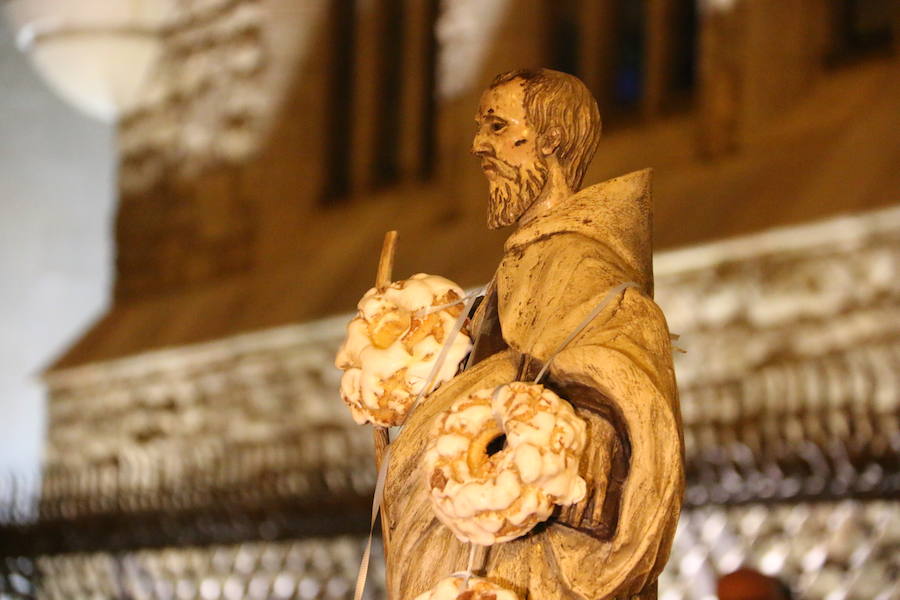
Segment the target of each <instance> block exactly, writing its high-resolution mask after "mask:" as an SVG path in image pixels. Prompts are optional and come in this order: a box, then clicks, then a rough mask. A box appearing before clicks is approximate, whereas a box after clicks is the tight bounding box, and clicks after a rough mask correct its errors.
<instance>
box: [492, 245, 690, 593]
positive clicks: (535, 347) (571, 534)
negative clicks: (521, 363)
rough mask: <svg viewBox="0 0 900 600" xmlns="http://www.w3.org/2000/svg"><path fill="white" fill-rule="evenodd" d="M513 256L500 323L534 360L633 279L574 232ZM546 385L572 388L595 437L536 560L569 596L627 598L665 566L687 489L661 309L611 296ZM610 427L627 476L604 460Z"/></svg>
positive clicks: (631, 294)
mask: <svg viewBox="0 0 900 600" xmlns="http://www.w3.org/2000/svg"><path fill="white" fill-rule="evenodd" d="M546 257H552V258H550V259H547V258H546ZM516 260H517V261H518V262H519V263H520V264H518V265H514V267H515V268H512V267H511V268H510V273H511V276H513V277H515V278H516V282H515V283H516V285H515V288H513V287H512V286H508V288H509V289H515V292H513V293H509V294H507V295H506V296H505V297H502V300H501V301H503V300H505V305H504V313H505V314H502V315H501V320H505V322H506V323H508V324H509V325H508V326H505V327H504V337H505V338H506V339H507V341H508V342H509V343H510V346H511V347H512V348H514V349H517V350H519V351H520V352H523V353H526V354H529V355H530V356H533V357H535V358H536V359H537V360H539V361H541V362H543V361H546V360H547V359H548V358H549V357H550V356H551V355H552V353H553V352H554V351H556V350H557V349H558V348H559V346H560V344H561V343H562V341H563V340H564V339H565V337H566V336H567V335H568V334H569V333H570V332H572V331H575V330H576V329H577V327H578V325H579V324H580V323H581V322H582V321H583V319H584V318H585V316H586V315H588V314H589V313H590V312H591V311H592V310H593V309H594V308H595V307H596V306H598V305H599V304H600V303H601V302H602V301H603V299H604V297H605V296H606V294H607V292H608V290H610V289H611V288H613V287H615V286H616V285H618V284H620V283H624V282H625V281H628V280H629V279H633V277H629V273H628V272H627V270H625V269H622V268H621V266H620V264H621V263H620V261H618V260H617V258H616V257H615V255H614V254H613V253H612V252H611V251H609V250H608V249H607V248H605V247H603V246H602V245H599V244H597V243H596V242H595V241H593V240H589V239H587V238H584V237H583V236H580V235H577V234H565V235H558V236H554V237H552V238H550V239H548V240H544V241H541V242H538V243H535V244H533V245H532V246H531V247H529V248H528V249H527V250H526V251H525V252H524V253H523V255H522V256H520V257H518V258H517V259H516ZM501 287H502V286H501ZM548 288H549V290H548ZM541 290H544V291H543V293H542V292H541ZM542 296H543V297H542ZM529 297H542V299H541V301H540V302H532V301H529V300H528V298H529ZM504 316H505V319H503V317H504ZM537 324H542V325H540V326H538V325H537ZM548 384H549V385H551V386H553V387H555V388H556V389H557V390H558V391H560V392H561V393H562V395H563V397H566V395H567V394H566V391H567V390H571V393H570V394H568V395H569V396H570V397H568V398H567V399H568V400H569V401H570V402H572V403H573V404H574V405H575V406H576V407H577V408H578V410H579V413H580V414H584V413H585V411H587V412H588V413H590V415H588V416H589V418H588V427H589V430H591V429H596V430H598V432H600V433H601V435H596V436H594V435H591V438H592V439H591V442H590V443H589V446H588V448H587V449H586V456H585V458H584V459H583V460H582V465H581V467H582V475H583V476H584V477H585V478H586V479H587V480H588V486H589V494H588V497H587V498H586V499H585V500H584V501H582V502H581V503H579V505H580V506H579V505H575V506H574V507H572V508H570V509H567V510H563V511H562V512H561V513H560V514H559V516H558V518H557V520H558V522H560V526H555V527H554V526H551V527H548V528H547V530H546V535H545V536H543V539H542V547H543V551H544V554H545V556H544V559H545V561H546V562H547V563H549V564H554V565H555V566H556V567H557V569H556V573H558V578H559V579H560V585H561V586H562V588H563V589H566V590H568V591H570V592H574V593H575V594H576V597H583V598H619V597H623V598H628V597H630V596H631V595H634V594H637V593H639V592H640V591H641V590H643V589H644V588H645V586H647V585H648V584H651V583H652V582H653V581H655V579H656V577H657V576H658V574H659V572H660V571H661V570H662V567H663V566H664V565H665V562H666V560H667V558H668V553H669V550H670V547H671V542H672V536H673V535H674V531H675V526H676V525H677V520H678V515H679V513H680V509H681V496H682V493H683V487H684V481H683V477H684V475H683V458H682V454H683V447H682V444H683V442H682V437H681V423H680V410H679V406H678V398H677V391H676V388H675V377H674V371H673V368H672V362H671V344H670V339H669V331H668V326H667V324H666V321H665V318H664V316H663V314H662V312H661V311H660V309H659V307H658V306H657V305H656V304H655V303H654V302H653V300H652V299H651V298H649V297H648V296H647V295H646V294H645V293H644V292H643V291H641V290H639V289H635V288H629V289H627V290H625V291H624V292H622V293H619V294H618V295H617V296H616V297H614V298H613V299H612V300H611V301H610V302H609V304H608V305H607V306H606V307H605V308H604V310H603V311H602V312H601V313H600V314H598V315H597V317H595V318H594V319H593V320H592V321H591V322H590V324H589V325H588V326H587V327H586V328H585V329H584V330H583V331H582V333H581V334H579V335H578V336H577V337H576V338H574V339H573V340H572V341H571V342H570V343H569V344H568V345H567V346H566V347H565V349H564V350H562V351H561V352H559V354H557V355H556V356H555V358H553V361H552V364H551V368H550V377H549V381H548ZM601 415H602V416H601ZM609 425H612V426H613V429H615V430H617V432H619V433H620V435H619V436H617V437H618V438H621V437H622V436H623V435H624V438H625V442H624V446H625V448H624V450H625V455H626V459H627V465H626V469H627V473H624V474H623V473H621V472H620V473H618V474H617V473H616V472H615V469H614V468H613V467H615V465H614V464H610V463H611V462H612V460H611V459H612V458H613V457H614V454H615V452H614V446H610V443H609V442H608V432H609V429H610V427H609ZM611 474H612V475H613V476H612V479H610V475H611ZM622 475H624V483H623V484H622V486H621V490H620V493H621V496H620V497H619V498H617V499H614V500H615V502H613V503H612V507H613V508H615V509H617V510H616V511H615V514H614V515H609V514H605V515H604V514H603V513H604V511H603V510H602V509H601V507H602V504H603V501H604V500H605V495H606V493H607V490H608V489H609V490H612V488H613V487H614V484H615V483H616V481H615V479H616V478H617V477H621V476H622ZM608 509H609V505H608V506H607V511H606V512H607V513H608ZM610 516H612V517H614V522H613V523H610V521H609V519H610ZM610 528H612V529H610ZM609 533H611V536H610V535H608V534H609ZM548 574H549V573H548ZM529 579H530V580H531V581H530V583H529V586H530V588H529V589H531V590H532V592H534V591H535V590H534V589H533V586H541V585H542V584H541V583H540V581H538V578H535V577H534V574H532V575H531V576H530V577H529ZM547 591H548V592H549V591H550V590H547Z"/></svg>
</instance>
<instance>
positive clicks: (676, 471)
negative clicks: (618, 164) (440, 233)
mask: <svg viewBox="0 0 900 600" xmlns="http://www.w3.org/2000/svg"><path fill="white" fill-rule="evenodd" d="M476 122H477V132H476V134H475V139H474V142H473V145H472V152H473V153H474V154H475V156H476V157H478V158H479V159H480V161H481V167H482V169H483V171H484V173H485V175H486V177H487V179H488V183H489V187H490V202H489V210H488V226H489V227H490V228H498V227H503V226H515V230H514V231H513V232H512V234H511V235H510V237H509V239H508V240H507V242H506V244H505V248H504V255H503V259H502V260H501V262H500V265H499V267H498V268H497V271H496V274H495V276H494V278H493V280H492V281H491V283H490V284H489V286H488V287H487V288H486V291H485V294H484V299H483V301H482V302H481V304H480V305H479V306H478V309H477V310H476V311H475V313H474V315H473V316H472V319H471V321H470V322H469V324H468V328H467V330H466V331H465V333H466V334H467V335H468V337H467V338H466V343H469V340H471V341H473V342H474V347H472V350H471V354H470V356H469V357H468V360H467V362H466V361H463V365H465V369H464V370H463V369H462V367H461V369H460V372H459V373H458V374H457V375H455V376H453V377H445V378H443V379H442V380H441V381H442V383H441V385H440V387H439V388H437V390H435V391H434V392H432V393H430V394H427V392H428V389H426V390H425V392H424V393H425V394H427V395H426V396H425V397H424V398H423V399H422V400H421V402H419V403H418V406H417V408H415V409H414V410H412V411H411V412H410V413H409V415H408V417H404V418H405V425H404V427H403V428H402V430H401V431H400V433H399V435H398V436H397V438H396V440H394V441H393V442H392V444H391V456H390V460H389V464H388V467H387V476H386V483H385V488H384V494H383V501H384V504H383V511H382V517H383V520H384V522H383V528H384V531H385V539H386V540H389V543H387V544H386V546H387V547H386V553H387V586H388V594H389V597H390V598H391V599H392V600H413V599H416V598H418V597H420V596H421V597H422V598H433V599H435V600H437V599H438V598H443V597H457V591H458V590H463V589H464V588H465V587H466V586H469V591H467V592H465V593H460V594H459V595H458V597H459V598H472V599H475V598H481V597H483V598H494V597H495V596H496V597H498V598H500V597H506V596H504V594H505V593H506V592H505V591H502V590H508V591H509V592H512V594H514V595H516V596H518V598H522V599H525V598H533V599H542V600H543V599H552V598H572V599H585V600H588V599H589V600H600V599H614V598H615V599H620V598H622V599H624V598H642V599H643V598H656V580H657V577H658V575H659V573H660V571H661V570H662V568H663V566H664V565H665V562H666V560H667V558H668V555H669V550H670V547H671V543H672V537H673V535H674V532H675V527H676V524H677V522H678V516H679V512H680V508H681V500H682V493H683V488H684V481H683V479H684V475H683V441H682V434H681V423H680V412H679V406H678V397H677V392H676V387H675V376H674V371H673V367H672V358H671V352H672V349H671V343H670V336H669V331H668V327H667V325H666V321H665V318H664V316H663V314H662V312H661V311H660V309H659V307H657V305H656V304H655V303H654V302H653V272H652V256H651V207H650V171H649V170H644V171H638V172H634V173H630V174H628V175H624V176H622V177H618V178H616V179H612V180H610V181H606V182H604V183H600V184H597V185H594V186H592V187H589V188H585V189H580V187H581V181H582V178H583V176H584V173H585V170H586V169H587V166H588V164H589V163H590V161H591V159H592V158H593V155H594V152H595V151H596V147H597V143H598V139H599V136H600V115H599V111H598V109H597V104H596V102H595V100H594V99H593V97H592V96H591V94H590V93H589V91H588V90H587V88H586V87H585V86H584V84H583V83H581V81H579V80H578V79H577V78H575V77H572V76H571V75H567V74H564V73H559V72H556V71H551V70H547V69H539V70H520V71H514V72H510V73H505V74H502V75H500V76H498V77H497V78H496V79H495V80H494V82H493V83H492V84H491V86H490V88H489V89H488V90H487V91H485V93H484V94H483V96H482V98H481V102H480V105H479V107H478V113H477V115H476ZM417 277H418V276H417ZM395 285H396V284H395ZM442 289H443V288H442ZM370 293H371V292H370ZM447 293H448V294H449V293H450V292H447ZM459 294H460V291H459V290H457V291H456V292H454V293H453V296H454V297H456V296H459ZM430 299H431V297H430V296H429V300H428V301H429V302H430V301H431V300H430ZM444 300H446V297H445V298H444ZM436 303H437V301H436V300H435V301H434V303H433V304H435V306H436V305H437V304H436ZM426 304H427V305H428V306H431V304H428V302H426ZM361 307H362V304H361ZM370 312H371V311H370ZM457 313H458V309H457ZM373 314H374V313H373ZM381 314H382V313H378V314H377V315H376V317H377V318H381V316H380V315H381ZM413 314H420V313H413ZM460 318H464V317H460ZM395 320H396V319H395ZM407 321H408V320H407ZM373 322H374V321H373ZM405 322H406V321H405ZM405 322H404V323H405ZM413 322H415V318H413ZM370 328H371V325H370ZM446 329H447V328H446V327H444V328H443V330H442V331H445V330H446ZM404 335H409V333H407V334H404ZM445 336H446V334H445ZM398 343H399V342H398ZM342 352H343V351H342ZM429 356H430V355H429ZM339 362H340V361H339ZM345 362H346V361H345ZM538 379H539V380H540V383H541V384H543V385H536V384H535V383H533V382H535V381H536V380H538ZM517 381H518V382H522V383H515V384H512V385H504V384H511V382H517ZM504 470H505V471H506V472H502V471H504ZM466 542H468V543H466ZM467 566H468V573H467V575H466V577H465V579H464V581H462V580H460V581H457V582H452V581H450V582H449V583H448V581H449V580H448V579H447V578H448V576H450V575H451V574H453V573H454V572H460V571H464V570H466V569H467ZM470 579H471V580H473V581H477V585H476V587H477V586H482V587H477V589H479V590H488V588H490V589H494V588H496V589H497V590H500V591H499V592H497V593H496V594H495V593H494V592H490V591H477V590H476V588H475V587H472V586H471V584H470ZM484 586H487V587H484ZM447 590H449V591H447ZM448 594H449V596H448ZM466 594H467V595H466ZM492 594H493V595H492Z"/></svg>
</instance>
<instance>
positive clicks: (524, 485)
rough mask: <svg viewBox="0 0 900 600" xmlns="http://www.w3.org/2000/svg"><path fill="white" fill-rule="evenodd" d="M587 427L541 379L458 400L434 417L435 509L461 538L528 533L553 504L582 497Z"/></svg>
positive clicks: (499, 538)
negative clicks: (581, 473) (581, 469)
mask: <svg viewBox="0 0 900 600" xmlns="http://www.w3.org/2000/svg"><path fill="white" fill-rule="evenodd" d="M585 429H586V427H585V423H584V421H582V420H581V418H579V417H578V416H577V415H576V414H575V411H574V410H573V409H572V406H571V405H570V404H569V403H568V402H566V401H565V400H563V399H561V398H560V397H559V396H557V395H556V394H554V393H553V392H552V391H550V390H549V389H546V388H544V387H543V386H541V385H539V384H534V383H525V382H513V383H510V384H506V385H503V386H500V387H499V388H496V389H494V388H485V389H481V390H478V391H476V392H474V393H472V394H469V395H468V396H466V397H464V398H461V399H459V400H457V401H456V402H454V403H453V405H451V407H450V408H449V409H448V410H447V411H445V412H444V413H443V414H441V415H439V416H438V418H437V419H436V421H435V425H434V429H433V431H432V435H431V436H430V441H429V444H428V447H427V448H426V451H425V456H424V469H425V477H426V483H427V485H428V488H429V491H430V499H431V503H432V506H433V508H434V511H435V514H436V515H437V517H438V518H439V519H440V520H441V522H443V523H444V524H445V525H446V526H447V527H448V528H449V529H450V530H451V531H452V532H453V533H454V534H455V535H456V537H457V538H458V539H459V540H460V541H462V542H472V543H475V544H480V545H491V544H494V543H497V542H505V541H509V540H512V539H515V538H517V537H520V536H522V535H525V534H526V533H528V532H529V531H530V530H531V529H532V528H533V527H534V526H535V525H537V524H538V523H540V522H542V521H545V520H546V519H547V518H549V516H550V514H551V513H552V512H553V509H554V507H555V506H556V505H563V506H567V505H570V504H573V503H575V502H578V501H580V500H581V499H583V498H584V496H585V493H586V487H587V486H586V484H585V481H584V479H582V478H581V477H580V476H579V475H578V464H579V462H580V459H581V454H582V452H583V450H584V446H585V439H586V431H585Z"/></svg>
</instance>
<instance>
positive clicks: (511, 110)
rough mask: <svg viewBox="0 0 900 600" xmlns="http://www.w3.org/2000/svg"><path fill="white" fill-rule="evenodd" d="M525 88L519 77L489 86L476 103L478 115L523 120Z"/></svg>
mask: <svg viewBox="0 0 900 600" xmlns="http://www.w3.org/2000/svg"><path fill="white" fill-rule="evenodd" d="M524 99H525V89H524V86H523V85H522V80H521V79H513V80H512V81H508V82H506V83H502V84H500V85H498V86H497V87H494V88H489V89H487V90H485V92H484V93H483V94H482V95H481V101H480V102H479V103H478V115H477V116H478V117H480V118H482V119H483V118H486V117H488V116H491V115H495V116H498V117H502V118H504V119H509V120H513V119H514V120H524V119H525V107H524V106H523V101H524Z"/></svg>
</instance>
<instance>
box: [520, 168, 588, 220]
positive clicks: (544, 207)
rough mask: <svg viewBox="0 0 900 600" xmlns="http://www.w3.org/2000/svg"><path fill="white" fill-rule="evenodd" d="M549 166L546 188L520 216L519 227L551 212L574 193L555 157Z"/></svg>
mask: <svg viewBox="0 0 900 600" xmlns="http://www.w3.org/2000/svg"><path fill="white" fill-rule="evenodd" d="M549 167H550V168H549V170H548V173H547V183H546V184H544V189H543V190H541V193H540V195H539V196H538V197H537V199H536V200H535V201H534V202H533V203H532V204H531V206H529V207H528V210H526V211H525V212H524V213H522V216H521V217H519V221H518V226H519V227H521V226H522V225H525V224H526V223H528V222H530V221H532V220H534V219H535V218H537V217H539V216H541V215H543V214H546V213H548V212H550V211H551V210H553V208H554V207H556V206H558V205H559V204H562V203H563V202H565V201H566V200H568V199H569V197H570V196H572V194H573V193H574V190H572V188H570V187H569V184H568V182H567V181H566V177H565V174H564V173H563V171H562V168H561V167H560V166H559V164H558V163H557V162H556V160H555V159H552V163H551V164H550V165H549Z"/></svg>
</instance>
